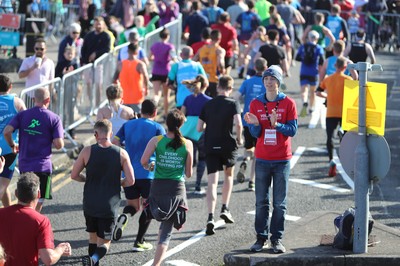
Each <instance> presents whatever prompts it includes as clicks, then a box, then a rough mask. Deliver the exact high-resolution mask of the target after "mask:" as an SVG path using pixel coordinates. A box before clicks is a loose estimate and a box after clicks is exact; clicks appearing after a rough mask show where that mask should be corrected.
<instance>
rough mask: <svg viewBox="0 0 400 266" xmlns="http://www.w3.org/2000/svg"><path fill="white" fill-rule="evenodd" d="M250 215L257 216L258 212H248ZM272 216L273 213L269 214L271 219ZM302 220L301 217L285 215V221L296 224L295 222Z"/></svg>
mask: <svg viewBox="0 0 400 266" xmlns="http://www.w3.org/2000/svg"><path fill="white" fill-rule="evenodd" d="M247 213H248V214H251V215H256V211H255V210H254V211H249V212H247ZM271 216H272V212H269V217H271ZM300 219H301V217H299V216H294V215H287V214H286V215H285V220H288V221H293V222H295V221H298V220H300Z"/></svg>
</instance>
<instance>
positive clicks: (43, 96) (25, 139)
mask: <svg viewBox="0 0 400 266" xmlns="http://www.w3.org/2000/svg"><path fill="white" fill-rule="evenodd" d="M49 104H50V93H49V90H48V89H46V88H39V89H36V90H35V106H34V107H32V108H30V109H28V110H25V111H22V112H20V113H18V114H17V115H16V116H15V117H14V118H13V119H12V120H11V121H10V123H9V124H8V125H7V126H6V127H5V129H4V131H3V134H4V138H5V139H6V141H7V143H8V145H9V146H10V147H11V149H12V152H13V153H17V152H18V153H19V158H18V166H19V170H20V172H21V173H26V172H34V173H35V174H36V175H37V176H38V177H39V179H40V197H39V201H38V203H37V205H36V210H37V211H38V212H40V211H41V210H42V205H43V203H44V200H45V199H52V195H51V172H52V163H51V153H52V150H51V149H52V147H53V146H54V147H55V148H56V149H58V150H59V149H62V148H63V147H64V129H63V127H62V122H61V119H60V117H59V116H58V115H57V114H55V113H53V112H52V111H50V110H48V109H47V108H48V106H49ZM15 130H19V144H17V143H15V142H14V140H13V138H12V133H13V132H14V131H15Z"/></svg>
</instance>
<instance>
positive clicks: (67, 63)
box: [55, 45, 78, 78]
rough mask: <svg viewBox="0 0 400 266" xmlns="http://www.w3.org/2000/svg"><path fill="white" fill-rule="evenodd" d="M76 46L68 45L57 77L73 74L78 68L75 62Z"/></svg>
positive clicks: (60, 61)
mask: <svg viewBox="0 0 400 266" xmlns="http://www.w3.org/2000/svg"><path fill="white" fill-rule="evenodd" d="M75 55H76V48H75V46H70V45H67V46H65V48H64V53H63V59H62V60H59V61H58V62H57V65H56V69H55V76H56V77H59V78H62V77H63V76H64V74H65V73H68V72H71V71H73V70H75V69H77V68H78V64H77V63H76V61H75V60H74V59H75V58H76V57H75Z"/></svg>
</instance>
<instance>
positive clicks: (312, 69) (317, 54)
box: [296, 43, 325, 77]
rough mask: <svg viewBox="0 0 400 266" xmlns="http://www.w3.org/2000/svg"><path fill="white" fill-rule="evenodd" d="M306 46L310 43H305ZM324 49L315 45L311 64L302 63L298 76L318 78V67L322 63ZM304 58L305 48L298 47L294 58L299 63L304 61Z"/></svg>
mask: <svg viewBox="0 0 400 266" xmlns="http://www.w3.org/2000/svg"><path fill="white" fill-rule="evenodd" d="M307 44H308V45H309V44H310V43H307ZM324 54H325V52H324V48H322V47H321V46H320V45H318V44H316V47H315V49H314V57H313V61H312V63H311V64H305V63H303V62H302V64H301V68H300V76H310V77H314V76H315V77H317V76H318V65H322V64H323V63H324ZM304 56H305V48H304V45H301V46H300V47H299V51H298V55H297V56H296V58H300V59H301V61H303V60H304Z"/></svg>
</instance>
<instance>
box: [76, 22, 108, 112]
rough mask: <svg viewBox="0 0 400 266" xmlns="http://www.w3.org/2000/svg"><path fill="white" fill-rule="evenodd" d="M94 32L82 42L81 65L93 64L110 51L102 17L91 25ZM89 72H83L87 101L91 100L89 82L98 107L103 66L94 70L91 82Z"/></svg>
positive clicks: (101, 87) (101, 89)
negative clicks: (87, 94)
mask: <svg viewBox="0 0 400 266" xmlns="http://www.w3.org/2000/svg"><path fill="white" fill-rule="evenodd" d="M93 27H94V30H93V31H91V32H89V33H88V34H87V35H86V36H85V39H84V41H83V46H82V51H81V52H82V60H81V63H82V65H85V64H88V63H93V62H94V61H95V60H96V59H97V58H99V57H100V56H102V55H103V54H105V53H108V52H109V51H110V50H111V38H110V35H109V34H108V33H107V32H106V31H105V30H106V24H105V22H104V18H103V17H96V18H95V19H94V24H93ZM91 74H92V73H91V71H86V72H85V80H86V82H87V88H88V90H89V100H90V101H92V100H93V98H94V97H93V95H92V90H91V87H92V86H91V82H94V86H95V93H96V95H95V105H96V106H99V105H100V99H101V95H102V91H103V75H104V74H103V65H101V64H99V65H98V66H97V68H96V69H95V75H94V76H95V79H94V80H92V76H91Z"/></svg>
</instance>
